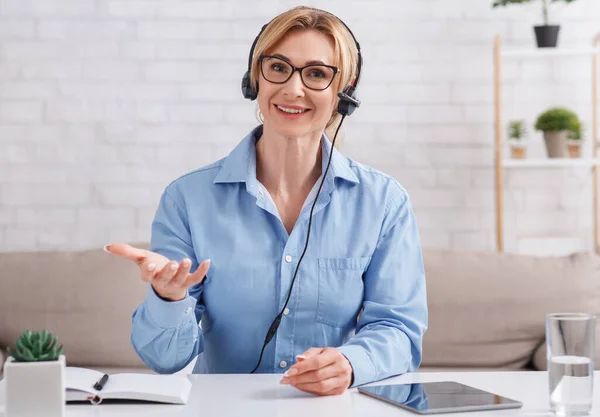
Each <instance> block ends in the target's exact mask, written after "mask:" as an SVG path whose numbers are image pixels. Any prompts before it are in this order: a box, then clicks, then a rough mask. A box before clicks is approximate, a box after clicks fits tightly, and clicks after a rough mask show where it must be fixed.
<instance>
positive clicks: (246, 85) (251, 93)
mask: <svg viewBox="0 0 600 417" xmlns="http://www.w3.org/2000/svg"><path fill="white" fill-rule="evenodd" d="M242 94H243V96H244V98H246V99H248V100H256V97H257V96H258V92H257V91H256V90H254V88H253V87H252V80H250V72H249V71H246V73H245V74H244V76H243V77H242Z"/></svg>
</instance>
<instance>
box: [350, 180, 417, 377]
mask: <svg viewBox="0 0 600 417" xmlns="http://www.w3.org/2000/svg"><path fill="white" fill-rule="evenodd" d="M364 284H365V295H364V301H363V311H362V314H361V316H360V319H359V322H358V325H357V329H356V334H355V335H354V336H353V337H352V338H351V339H349V340H348V342H346V343H345V344H344V345H342V346H341V347H339V348H338V349H339V350H340V351H341V352H342V354H344V356H345V357H346V358H347V359H348V361H349V362H350V364H351V365H352V368H353V370H354V381H353V383H352V386H351V387H356V386H359V385H363V384H366V383H369V382H373V381H377V380H381V379H385V378H387V377H390V376H394V375H399V374H402V373H406V372H411V371H414V370H416V369H417V368H418V367H419V365H420V364H421V359H422V339H423V335H424V333H425V331H426V330H427V326H428V312H427V295H426V285H425V269H424V265H423V257H422V250H421V244H420V238H419V232H418V228H417V222H416V219H415V215H414V213H413V210H412V206H411V203H410V200H409V198H408V194H407V193H406V191H403V193H402V194H401V196H400V197H398V198H396V199H391V200H390V202H389V203H388V205H387V207H386V215H385V218H384V221H383V226H382V228H381V233H380V237H379V240H378V243H377V247H376V249H375V251H374V253H373V256H372V258H371V262H370V263H369V266H368V268H367V270H366V271H365V274H364Z"/></svg>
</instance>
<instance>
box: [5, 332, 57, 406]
mask: <svg viewBox="0 0 600 417" xmlns="http://www.w3.org/2000/svg"><path fill="white" fill-rule="evenodd" d="M57 344H58V339H57V338H56V337H55V336H54V335H53V334H52V333H50V332H48V331H47V330H43V331H41V332H37V331H31V330H27V331H25V332H23V333H22V334H21V335H20V337H19V338H18V339H17V340H16V342H15V348H14V349H12V348H10V347H9V348H8V354H9V355H10V356H9V357H8V358H7V360H6V362H5V364H4V379H5V383H6V415H7V416H10V417H25V416H47V417H63V416H64V415H65V367H66V361H65V356H64V355H63V354H62V353H63V350H64V347H63V346H57Z"/></svg>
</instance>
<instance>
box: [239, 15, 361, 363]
mask: <svg viewBox="0 0 600 417" xmlns="http://www.w3.org/2000/svg"><path fill="white" fill-rule="evenodd" d="M315 10H316V9H315ZM319 11H320V12H323V11H322V10H319ZM323 13H327V12H323ZM328 14H330V15H331V13H328ZM331 16H333V17H334V18H336V19H337V20H338V21H339V22H340V23H341V24H342V25H343V26H344V27H345V28H346V29H347V30H348V32H349V33H350V36H352V39H353V40H354V43H355V44H356V50H357V54H358V63H357V71H356V78H355V81H354V83H353V84H352V85H350V86H348V87H346V88H345V89H344V91H343V92H341V93H338V97H339V102H338V107H337V112H338V113H339V114H341V115H342V119H341V120H340V124H339V125H338V127H337V129H336V131H335V134H334V136H333V141H332V143H331V152H330V154H329V160H328V161H327V168H325V172H324V173H323V176H322V179H321V183H320V184H319V189H318V190H317V195H316V196H315V200H314V201H313V204H312V207H311V209H310V216H309V220H308V232H307V234H306V242H305V244H304V250H303V251H302V255H301V256H300V259H299V260H298V265H296V271H295V272H294V277H293V278H292V283H291V285H290V289H289V291H288V294H287V299H286V300H285V303H284V305H283V308H282V309H281V311H280V312H279V314H278V315H277V317H275V319H274V320H273V323H271V326H269V330H268V331H267V335H266V337H265V341H264V343H263V346H262V349H261V351H260V357H259V358H258V363H257V364H256V366H255V367H254V369H253V370H252V372H250V373H252V374H253V373H254V372H256V370H257V369H258V367H259V366H260V363H261V361H262V357H263V353H264V351H265V348H266V347H267V345H268V344H269V342H270V341H271V339H273V337H274V336H275V333H277V329H278V328H279V325H280V323H281V319H282V316H283V312H284V311H285V308H286V307H287V305H288V302H289V301H290V297H291V295H292V289H293V288H294V282H295V281H296V276H297V274H298V269H299V268H300V263H301V262H302V259H303V258H304V255H305V253H306V249H307V248H308V239H309V237H310V227H311V225H312V215H313V211H314V209H315V205H316V203H317V200H318V199H319V195H320V193H321V188H323V183H324V182H325V178H326V176H327V172H328V171H329V166H330V165H331V157H332V156H333V151H334V149H335V140H336V138H337V135H338V132H339V130H340V128H341V127H342V123H343V122H344V119H345V118H346V116H349V115H351V114H352V113H354V110H356V108H358V107H359V106H360V100H358V99H357V98H356V96H355V90H356V87H357V86H358V82H359V80H360V72H361V69H362V55H361V52H360V45H359V43H358V41H357V40H356V37H355V36H354V34H353V33H352V31H351V30H350V28H349V27H348V26H347V25H346V24H345V23H344V22H343V21H342V20H341V19H339V18H338V17H337V16H335V15H331ZM268 25H269V24H268V23H267V24H266V25H264V26H263V27H262V28H261V30H260V33H259V34H258V35H257V36H256V38H255V39H254V42H253V43H252V48H251V49H250V55H249V57H248V70H247V71H246V73H245V74H244V76H243V77H242V85H241V87H242V94H243V96H244V98H246V99H248V100H255V99H256V98H257V97H258V86H256V87H254V86H253V85H252V84H253V83H252V79H251V77H250V73H251V69H252V58H253V57H254V48H255V47H256V43H257V42H258V39H259V38H260V36H261V34H262V33H263V32H264V30H265V28H266V27H267V26H268Z"/></svg>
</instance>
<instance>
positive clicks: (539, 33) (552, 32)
mask: <svg viewBox="0 0 600 417" xmlns="http://www.w3.org/2000/svg"><path fill="white" fill-rule="evenodd" d="M533 1H537V0H494V3H493V4H492V7H500V6H507V5H509V4H523V3H531V2H533ZM539 1H540V2H541V5H542V17H543V20H544V24H543V25H539V26H534V27H533V30H534V32H535V38H536V41H537V46H538V48H555V47H556V45H557V44H558V32H559V31H560V26H559V25H550V24H549V18H548V15H549V10H550V5H551V4H552V3H560V2H564V3H572V2H574V1H575V0H539Z"/></svg>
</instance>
